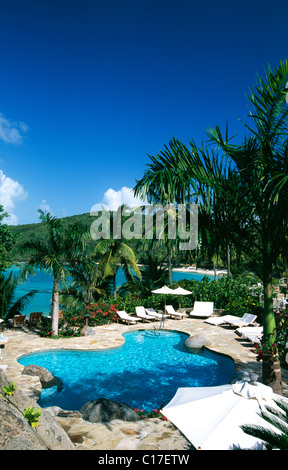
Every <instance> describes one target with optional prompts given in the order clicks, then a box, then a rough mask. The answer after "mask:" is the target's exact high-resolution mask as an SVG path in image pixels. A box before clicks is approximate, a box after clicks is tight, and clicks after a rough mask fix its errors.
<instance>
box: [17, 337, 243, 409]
mask: <svg viewBox="0 0 288 470" xmlns="http://www.w3.org/2000/svg"><path fill="white" fill-rule="evenodd" d="M123 336H124V339H125V343H124V345H123V346H121V347H118V348H114V349H109V350H101V351H79V350H69V351H65V350H53V351H52V350H50V351H42V352H39V353H33V354H29V355H26V356H23V357H21V358H19V359H18V362H19V363H20V364H22V365H23V366H25V365H29V364H36V365H40V366H42V367H45V368H47V369H48V370H49V371H50V372H52V373H53V374H54V375H55V376H57V377H59V378H60V379H61V381H62V382H63V389H62V390H61V391H58V390H57V387H52V388H51V389H46V390H43V391H42V393H41V397H40V401H39V405H40V406H42V407H46V406H59V407H60V408H62V409H65V410H79V409H80V408H81V407H82V406H83V405H84V404H85V403H87V402H88V401H91V400H96V399H97V398H100V397H104V398H108V399H110V400H113V401H117V402H122V403H127V404H128V405H130V406H132V407H134V408H135V407H138V408H140V409H141V408H144V409H147V410H151V409H153V408H159V407H160V406H161V405H163V404H167V403H168V402H169V401H170V400H171V399H172V397H173V396H174V395H175V393H176V391H177V389H178V388H179V387H205V386H216V385H223V384H226V383H229V382H230V381H231V380H232V378H233V376H234V374H235V365H234V362H233V360H232V359H231V358H229V357H227V356H222V355H220V354H216V353H213V352H212V351H209V350H204V351H203V352H201V353H199V354H195V353H192V352H190V351H189V350H187V348H186V347H185V346H184V341H185V340H186V339H187V337H188V335H186V334H184V333H180V332H176V331H165V330H161V331H159V330H156V331H151V330H150V331H144V330H142V331H136V332H135V331H134V332H128V333H125V334H124V335H123Z"/></svg>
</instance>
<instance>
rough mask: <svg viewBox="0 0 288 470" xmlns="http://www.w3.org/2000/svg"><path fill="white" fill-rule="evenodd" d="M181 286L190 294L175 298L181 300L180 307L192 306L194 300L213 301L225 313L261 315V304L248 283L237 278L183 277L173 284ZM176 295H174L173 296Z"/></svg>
mask: <svg viewBox="0 0 288 470" xmlns="http://www.w3.org/2000/svg"><path fill="white" fill-rule="evenodd" d="M176 286H181V287H183V288H184V289H187V290H189V291H191V292H192V294H191V295H187V296H181V297H179V296H178V298H175V300H174V301H175V302H178V304H179V301H181V307H183V308H192V307H193V305H194V302H195V301H196V300H198V301H206V302H214V308H215V309H224V310H225V313H227V314H228V313H229V314H233V315H236V316H239V317H241V316H242V315H243V313H246V312H248V313H255V315H257V316H258V317H259V316H260V317H261V316H262V306H261V304H260V303H259V300H258V297H256V296H254V295H253V294H252V293H251V291H250V289H249V286H248V284H245V283H243V282H241V281H239V280H237V279H233V278H229V279H227V278H224V277H221V278H219V279H218V280H216V281H215V280H212V281H210V280H209V278H207V277H204V278H203V280H202V281H196V280H194V279H193V280H186V279H183V280H181V281H178V282H177V283H175V285H173V287H176ZM174 297H176V296H174Z"/></svg>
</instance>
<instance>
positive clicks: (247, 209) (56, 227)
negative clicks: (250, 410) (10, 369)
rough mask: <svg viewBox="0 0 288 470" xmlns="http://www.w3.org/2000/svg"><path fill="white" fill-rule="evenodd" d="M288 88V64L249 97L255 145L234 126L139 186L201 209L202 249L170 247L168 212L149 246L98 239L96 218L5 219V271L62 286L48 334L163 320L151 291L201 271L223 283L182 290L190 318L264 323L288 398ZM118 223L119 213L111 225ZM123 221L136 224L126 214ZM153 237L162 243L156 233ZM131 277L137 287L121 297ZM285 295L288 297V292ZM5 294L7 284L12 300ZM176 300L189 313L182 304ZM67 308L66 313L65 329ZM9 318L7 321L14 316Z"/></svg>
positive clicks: (170, 147)
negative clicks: (200, 311)
mask: <svg viewBox="0 0 288 470" xmlns="http://www.w3.org/2000/svg"><path fill="white" fill-rule="evenodd" d="M287 83H288V67H287V62H281V63H280V64H279V66H278V67H277V69H275V70H271V69H270V68H269V70H268V72H267V74H266V77H265V80H262V79H259V83H257V85H256V86H255V89H254V90H253V91H251V93H250V95H249V96H248V100H249V103H250V105H251V108H252V109H251V111H250V114H249V117H248V123H243V124H244V127H245V132H246V133H247V135H245V137H244V139H243V141H240V143H239V141H237V142H236V143H232V139H231V138H230V136H229V132H228V125H227V128H226V130H225V132H224V134H223V132H222V131H221V130H220V127H219V126H216V127H215V129H209V130H208V131H207V138H208V145H207V146H206V147H205V146H204V144H201V146H198V145H196V143H195V142H194V141H193V140H190V142H189V145H186V144H184V143H183V142H181V141H180V140H178V139H177V138H175V137H173V138H172V139H171V141H170V142H169V143H168V144H167V145H165V146H164V150H163V151H161V152H159V153H157V154H156V155H154V156H149V158H150V163H149V164H148V165H147V170H146V171H145V173H144V175H143V177H142V178H141V179H140V180H139V181H137V182H136V185H135V188H134V193H135V196H138V197H141V198H142V199H143V200H144V199H145V198H147V199H148V202H149V203H150V204H152V205H157V204H160V205H162V206H165V207H166V206H168V205H172V206H174V207H179V206H180V205H185V206H186V208H187V216H188V215H189V210H190V207H191V206H190V205H191V204H192V205H196V206H197V207H198V243H197V245H196V246H195V247H193V248H192V249H189V250H181V249H180V248H179V246H180V240H181V233H180V231H179V230H178V229H177V230H176V231H175V237H174V238H173V239H171V238H169V237H168V236H167V231H166V228H167V224H168V220H169V219H168V214H167V213H165V214H164V224H163V233H162V236H158V238H157V237H154V236H153V237H148V238H147V237H145V232H144V224H143V225H142V227H143V229H142V230H143V233H142V234H141V236H140V237H139V236H135V237H133V236H132V237H127V238H125V236H123V234H122V236H117V237H116V238H115V237H114V238H113V237H108V238H107V237H106V238H105V237H103V236H102V238H100V239H97V240H96V239H95V238H93V237H92V236H91V232H90V228H91V225H92V222H93V221H95V220H97V217H96V216H92V215H90V214H83V215H79V216H73V217H67V218H63V219H57V218H56V217H54V216H52V215H51V214H49V213H44V212H43V211H39V216H40V223H39V224H31V225H27V226H20V227H19V226H18V227H8V226H7V225H5V224H2V223H1V221H2V220H3V218H4V213H3V208H1V212H2V213H1V215H0V236H1V237H2V251H1V252H0V268H1V271H5V269H7V268H8V267H9V265H11V264H12V263H16V262H21V263H22V264H21V265H20V266H21V270H22V274H21V278H24V276H25V275H27V274H28V273H31V272H33V271H35V269H38V268H41V269H43V270H46V271H49V272H51V273H52V275H53V279H54V282H53V292H52V297H53V302H52V312H51V313H52V325H51V324H49V322H48V320H47V321H46V320H45V322H44V323H43V331H42V334H43V335H46V336H57V335H68V334H69V335H72V334H73V335H75V334H80V329H81V327H82V326H83V325H84V324H85V318H86V317H85V315H87V313H89V324H90V325H91V326H97V325H100V324H104V323H108V322H113V321H116V320H117V316H116V315H115V313H116V310H117V309H119V310H126V311H127V312H133V311H135V307H136V306H139V305H143V306H149V307H154V308H155V309H158V310H163V308H164V297H162V296H152V295H151V291H152V290H153V289H156V288H158V287H161V286H162V285H163V284H171V283H172V276H171V273H172V268H173V267H175V266H180V265H181V266H184V265H186V266H187V265H191V264H194V265H195V267H196V266H197V267H205V268H210V269H214V272H215V280H213V281H210V280H208V279H207V278H206V279H205V278H204V280H203V281H201V282H199V281H188V280H185V281H179V282H178V283H175V285H173V287H176V286H177V285H179V286H182V287H184V288H186V289H188V290H190V291H191V292H192V294H191V295H190V296H187V297H185V296H183V297H181V307H182V308H191V307H192V306H193V304H194V301H195V300H203V301H204V300H205V301H213V302H214V307H215V308H216V309H222V310H225V312H227V313H230V314H233V315H238V316H242V314H243V313H245V312H247V311H249V312H251V313H255V314H257V318H258V322H260V323H261V324H263V327H264V344H263V346H262V349H261V351H262V356H261V354H260V352H259V351H258V355H257V357H258V358H259V357H260V356H261V357H262V358H263V359H264V360H263V380H264V382H265V383H268V384H269V385H271V386H273V388H274V389H275V390H277V391H279V389H278V384H279V383H280V377H279V376H276V373H275V370H276V369H277V368H278V369H279V367H278V362H277V361H278V359H279V357H280V359H281V360H282V358H283V356H284V353H285V348H284V347H283V343H284V342H285V340H286V341H287V331H288V327H287V322H286V320H285V318H286V317H285V318H284V320H283V317H279V318H278V317H277V316H276V313H275V310H274V309H273V296H275V295H276V289H275V288H276V287H277V288H279V280H280V278H283V277H285V278H287V276H288V272H287V261H286V257H287V249H288V238H287V228H288V227H287V220H288V213H287V211H288V204H287V203H288V200H287V199H288V192H287V183H288V177H287V170H288V151H287V149H288V131H287V124H288V104H287V101H286V96H287V88H286V84H287ZM211 144H213V146H211ZM5 215H6V214H5ZM114 216H115V214H114V213H112V212H111V213H110V214H108V219H109V220H110V219H111V220H112V219H113V217H114ZM117 216H119V213H118V214H117ZM121 217H122V219H121V220H122V222H124V223H125V222H127V220H128V215H127V214H126V213H125V211H124V210H123V212H121ZM142 217H143V220H144V212H143V214H142ZM131 220H132V219H131ZM153 220H154V222H155V219H153ZM187 220H188V221H189V217H187ZM131 225H133V224H131ZM188 225H189V222H188ZM190 228H191V227H190ZM151 230H152V233H153V234H154V231H155V226H152V228H151ZM118 235H119V234H118ZM120 266H121V267H123V269H124V272H125V276H126V282H125V283H124V284H123V285H122V286H121V288H119V289H116V281H115V280H116V273H117V270H118V269H119V267H120ZM219 268H227V278H219V279H216V272H217V269H219ZM21 278H20V280H21ZM5 279H7V276H6V278H5ZM5 282H6V281H5ZM9 282H11V283H12V277H10V278H9ZM1 286H2V287H1ZM281 289H282V291H283V293H284V294H287V281H286V283H285V284H284V286H283V287H281ZM4 291H5V289H4V275H3V282H2V284H1V285H0V297H1V296H2V298H4V296H5V295H6V294H5V292H4ZM167 300H169V303H171V304H172V305H173V306H174V307H175V308H178V307H179V297H177V296H171V298H170V297H169V299H167ZM59 309H61V311H62V312H63V317H62V318H61V319H60V320H59ZM3 312H4V310H3ZM3 312H1V315H2V318H4V317H5V315H6V316H7V311H6V313H5V314H4V313H3ZM9 316H10V313H9ZM271 358H272V359H273V360H272V361H269V360H266V359H271ZM268 364H270V365H271V364H272V366H273V367H270V366H268Z"/></svg>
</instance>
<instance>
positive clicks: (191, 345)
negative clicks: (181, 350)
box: [184, 334, 211, 349]
mask: <svg viewBox="0 0 288 470" xmlns="http://www.w3.org/2000/svg"><path fill="white" fill-rule="evenodd" d="M184 345H185V346H186V348H188V349H202V348H203V346H210V345H211V341H210V340H209V339H207V338H206V337H205V336H204V335H200V334H198V335H194V336H190V337H189V338H188V339H186V341H185V342H184Z"/></svg>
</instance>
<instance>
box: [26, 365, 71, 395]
mask: <svg viewBox="0 0 288 470" xmlns="http://www.w3.org/2000/svg"><path fill="white" fill-rule="evenodd" d="M22 374H24V375H33V376H37V377H39V379H40V382H41V385H42V388H50V387H54V386H55V385H56V386H57V388H58V391H60V390H62V388H63V384H62V381H61V379H59V378H58V377H55V376H54V375H53V374H51V372H49V370H47V369H45V367H41V366H36V365H34V364H30V365H29V366H25V367H24V369H23V371H22Z"/></svg>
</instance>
